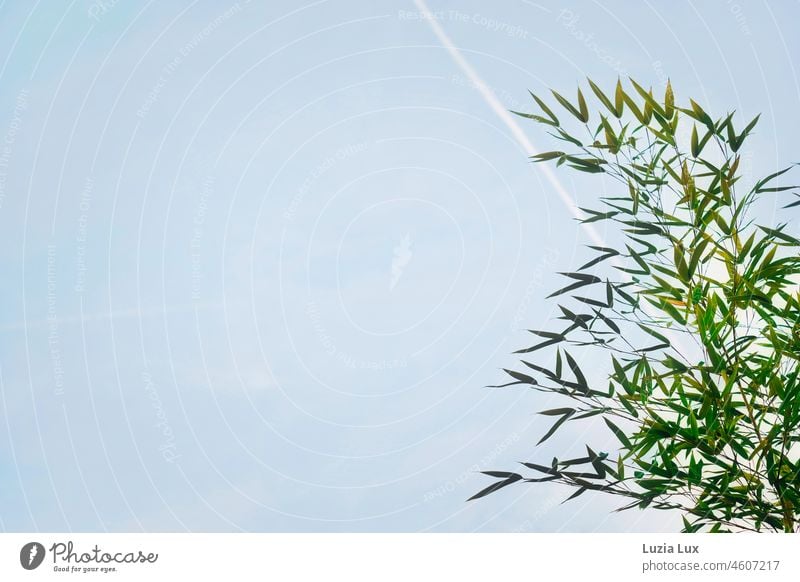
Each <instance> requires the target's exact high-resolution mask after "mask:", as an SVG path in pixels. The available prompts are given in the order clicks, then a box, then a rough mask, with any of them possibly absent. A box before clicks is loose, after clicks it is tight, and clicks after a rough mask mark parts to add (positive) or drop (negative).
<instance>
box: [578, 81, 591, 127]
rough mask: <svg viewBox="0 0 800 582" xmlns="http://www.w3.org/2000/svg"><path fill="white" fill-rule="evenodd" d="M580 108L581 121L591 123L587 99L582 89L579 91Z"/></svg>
mask: <svg viewBox="0 0 800 582" xmlns="http://www.w3.org/2000/svg"><path fill="white" fill-rule="evenodd" d="M578 108H579V109H580V112H581V121H583V122H584V123H587V122H588V121H589V108H588V107H587V106H586V99H584V97H583V93H581V90H580V88H579V89H578Z"/></svg>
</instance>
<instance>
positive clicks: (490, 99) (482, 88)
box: [414, 0, 605, 246]
mask: <svg viewBox="0 0 800 582" xmlns="http://www.w3.org/2000/svg"><path fill="white" fill-rule="evenodd" d="M414 4H416V6H417V8H418V9H419V11H420V12H421V13H422V14H423V15H424V16H425V18H424V20H425V21H426V22H427V23H428V24H429V25H430V26H431V29H433V33H434V34H435V35H436V38H438V39H439V41H440V42H441V43H442V46H443V47H444V48H445V49H447V52H448V53H449V54H450V56H451V57H452V58H453V60H454V61H455V63H456V64H457V65H458V68H459V69H461V70H462V71H463V72H464V74H465V75H466V76H467V78H469V80H470V81H472V83H473V85H474V86H475V88H477V89H478V92H479V93H480V95H481V97H483V100H484V101H486V103H487V105H489V107H491V108H492V111H494V112H495V113H496V114H497V116H498V117H499V118H500V120H501V121H502V122H503V123H504V124H505V125H506V127H508V129H509V130H510V131H511V134H512V135H513V136H514V139H515V140H516V141H517V143H519V144H520V145H521V146H522V148H523V149H524V150H525V152H526V153H527V154H528V155H529V156H533V155H535V154H537V153H539V152H538V150H537V149H536V148H535V147H534V146H533V144H532V143H531V142H530V140H529V139H528V136H527V135H525V132H524V131H522V128H520V126H519V125H518V124H517V122H516V121H515V120H514V117H513V116H512V115H511V113H509V111H508V110H507V109H506V108H505V107H503V104H502V103H500V100H499V99H497V97H496V96H495V94H494V92H493V91H492V90H491V89H490V88H489V86H488V85H486V83H484V81H483V79H482V78H481V77H480V75H478V73H477V71H476V70H475V69H474V68H473V67H472V65H470V64H469V61H467V59H465V58H464V55H462V54H461V52H460V51H459V50H458V49H457V48H456V46H455V45H454V44H453V41H452V40H450V37H449V36H447V33H446V32H445V31H444V29H443V28H442V27H441V25H440V24H439V22H438V21H437V20H436V19H435V18H434V17H433V14H432V13H431V11H430V10H429V9H428V5H427V4H426V3H425V1H424V0H414ZM537 167H538V169H539V170H540V171H541V172H542V173H543V174H544V177H545V178H546V179H547V181H548V182H550V185H551V186H552V187H553V188H554V189H555V191H556V193H557V194H558V196H559V198H561V201H562V202H563V203H564V205H565V206H566V207H567V209H568V210H569V211H570V213H572V215H573V216H574V217H575V218H578V219H581V218H583V216H582V215H581V213H580V211H579V209H578V207H577V206H576V204H575V200H574V199H573V198H572V196H570V194H569V192H567V191H566V189H565V188H564V186H562V185H561V182H559V180H558V178H557V177H556V175H555V173H554V172H553V171H552V170H551V169H550V168H549V167H548V166H542V165H540V166H537ZM582 226H583V228H585V229H586V232H587V233H588V234H589V237H590V238H591V239H592V242H594V243H595V244H596V245H597V246H605V242H604V240H603V237H601V236H600V233H598V232H597V230H596V229H595V228H594V227H593V226H592V225H591V224H582Z"/></svg>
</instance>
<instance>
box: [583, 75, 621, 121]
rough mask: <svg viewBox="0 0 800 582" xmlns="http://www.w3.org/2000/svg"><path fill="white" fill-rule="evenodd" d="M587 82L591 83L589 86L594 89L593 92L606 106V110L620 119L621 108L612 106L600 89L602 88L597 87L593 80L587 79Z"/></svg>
mask: <svg viewBox="0 0 800 582" xmlns="http://www.w3.org/2000/svg"><path fill="white" fill-rule="evenodd" d="M587 81H589V86H590V87H591V88H592V91H594V94H595V95H597V98H598V99H599V100H600V102H601V103H602V104H603V105H604V106H605V108H606V109H608V110H609V111H610V112H611V113H613V114H614V115H615V116H616V117H620V116H621V115H620V114H619V113H618V111H619V107H617V106H615V105H614V104H612V103H611V101H610V100H609V98H608V97H606V95H605V93H603V91H602V90H601V89H600V87H598V86H597V85H595V84H594V82H593V81H592V80H591V79H589V78H587Z"/></svg>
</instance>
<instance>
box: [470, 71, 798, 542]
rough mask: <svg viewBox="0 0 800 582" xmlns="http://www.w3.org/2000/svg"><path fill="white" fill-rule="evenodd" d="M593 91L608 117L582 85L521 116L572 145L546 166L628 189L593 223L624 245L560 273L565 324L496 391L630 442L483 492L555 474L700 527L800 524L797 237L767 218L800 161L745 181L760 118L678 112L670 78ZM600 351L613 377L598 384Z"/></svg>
mask: <svg viewBox="0 0 800 582" xmlns="http://www.w3.org/2000/svg"><path fill="white" fill-rule="evenodd" d="M588 88H589V89H590V90H591V93H588V91H587V95H590V96H591V94H593V95H594V97H596V99H597V103H596V104H597V110H599V111H598V112H594V110H593V112H592V114H590V109H589V104H588V103H587V99H586V97H585V95H584V93H583V92H582V91H581V90H580V89H579V90H578V93H577V100H576V101H575V102H571V101H570V100H568V99H567V98H565V97H564V96H562V95H561V94H559V93H557V92H555V91H553V92H552V96H553V98H554V99H555V102H552V103H551V104H550V105H548V103H547V102H545V100H544V99H542V98H540V97H539V96H537V95H534V94H533V93H531V96H532V97H533V100H534V102H535V103H536V105H538V108H539V111H538V112H537V113H521V112H514V113H516V114H517V115H520V116H522V117H524V118H526V119H529V120H532V121H533V122H535V123H537V124H540V125H542V126H544V127H545V128H546V129H547V130H548V131H549V133H550V134H551V135H552V136H553V137H554V138H556V140H558V143H560V144H561V145H560V146H559V148H560V149H559V150H557V151H549V152H544V153H540V154H537V155H534V156H532V159H533V161H534V162H540V163H554V164H555V165H556V166H566V167H568V168H571V169H572V170H575V171H579V172H585V173H589V174H598V175H601V177H602V178H604V179H606V180H612V182H611V184H616V185H617V186H615V187H614V188H615V189H616V190H617V191H618V192H617V193H616V195H610V196H607V197H601V198H599V199H597V203H596V204H595V205H594V207H593V208H592V207H585V208H581V210H582V211H583V213H584V216H585V218H583V219H582V222H583V223H599V222H602V221H606V222H610V223H612V224H613V226H614V227H616V230H615V231H614V232H616V233H617V234H618V237H617V238H618V239H619V240H621V241H622V242H621V243H620V244H618V245H610V246H591V247H589V248H590V249H591V252H592V253H593V257H592V258H591V260H589V261H588V262H587V263H586V264H584V265H582V266H580V267H579V268H577V269H576V270H575V271H573V272H565V273H561V275H563V276H564V277H565V286H564V287H562V288H561V289H558V290H557V291H555V292H554V293H553V294H552V295H550V297H555V298H557V300H558V303H559V304H558V308H559V312H560V317H559V318H557V321H561V322H563V323H562V324H559V325H558V326H554V328H553V329H549V330H530V332H531V334H533V335H534V336H536V337H537V338H538V340H537V341H536V342H535V344H534V345H532V346H530V347H526V348H524V349H521V350H519V351H518V352H516V353H518V354H523V355H522V356H521V357H522V358H523V359H522V360H521V361H520V366H519V369H518V370H505V372H506V373H507V374H508V376H509V377H510V378H509V380H510V381H509V383H507V384H502V385H500V386H495V388H503V387H507V386H524V387H528V388H532V389H534V390H538V391H541V392H545V393H548V394H551V395H554V396H555V397H556V398H558V399H562V400H563V401H564V405H563V406H560V407H557V408H551V409H548V410H542V411H541V412H540V414H542V415H543V416H544V417H546V418H548V419H553V420H554V422H552V424H551V425H550V426H549V428H548V430H546V431H545V433H544V436H542V438H541V440H540V441H539V442H540V443H541V442H544V441H546V440H547V439H549V438H550V437H551V436H552V435H553V434H554V433H555V432H556V431H557V430H558V429H559V428H561V427H562V426H564V425H565V424H566V423H574V422H579V421H583V420H585V419H590V418H592V417H595V418H594V420H593V421H591V422H595V423H596V422H600V426H604V427H606V428H607V429H608V430H609V431H610V433H612V434H609V438H610V439H613V440H614V442H615V443H618V447H617V446H615V447H613V448H614V449H615V450H611V451H608V452H602V451H601V448H602V447H597V446H595V447H594V448H592V447H590V446H586V453H585V455H583V456H581V457H579V458H554V459H552V461H549V462H544V461H542V462H525V463H522V466H524V470H521V471H519V470H518V471H519V472H506V471H485V472H484V473H485V474H486V475H487V476H489V477H492V478H494V479H495V481H494V482H493V483H492V484H491V485H489V486H488V487H486V488H485V489H483V490H482V491H480V492H479V493H477V494H476V495H474V496H473V497H472V498H471V499H477V498H480V497H484V496H486V495H488V494H491V493H493V492H496V491H498V490H500V489H502V488H505V487H507V486H509V485H513V484H517V483H542V482H557V483H561V484H564V485H567V486H569V487H571V488H573V489H574V492H573V493H572V495H571V496H570V497H569V498H568V499H573V498H575V497H577V496H579V495H581V494H583V493H585V492H587V491H593V492H598V493H602V494H608V495H616V496H619V497H620V498H621V501H622V505H621V506H620V508H619V509H618V511H622V510H628V509H633V508H646V507H651V508H656V509H663V510H675V511H680V512H681V514H682V516H683V526H684V527H683V531H686V532H696V531H712V532H722V531H741V530H752V531H785V532H793V531H800V444H798V441H800V379H799V378H798V373H800V366H798V360H799V359H800V292H799V291H798V283H799V282H800V240H798V239H797V238H796V237H795V236H794V235H793V234H791V232H792V230H791V229H790V228H789V226H788V225H787V223H778V224H762V222H764V220H759V218H761V217H763V215H764V214H765V213H763V212H761V213H759V212H758V208H759V204H760V203H761V202H764V201H766V202H767V203H768V204H769V205H773V206H770V208H774V204H775V197H777V196H792V195H793V196H795V197H797V198H800V195H799V194H797V192H793V190H794V189H795V187H794V186H790V185H785V184H784V183H783V180H784V178H785V176H784V174H786V173H787V172H788V171H789V170H791V169H792V166H789V167H787V168H785V169H782V170H780V171H778V172H775V173H772V174H770V175H768V176H766V177H764V178H762V179H760V180H757V181H753V183H749V184H748V183H745V182H746V180H745V179H744V178H743V172H742V169H741V168H742V164H741V161H742V152H743V151H744V149H743V148H744V147H745V142H746V141H747V139H748V137H749V136H750V135H751V133H752V132H753V130H754V128H755V127H756V124H757V122H758V117H756V118H755V119H753V120H752V121H749V122H748V123H746V124H743V125H740V127H738V128H737V127H736V125H737V123H736V121H735V119H734V114H733V113H730V114H727V115H725V116H723V117H721V118H719V119H715V118H714V117H712V115H710V114H709V113H708V112H707V111H706V110H705V109H704V108H703V107H701V106H700V105H699V104H698V103H696V102H695V101H693V100H691V99H690V100H689V102H688V104H685V106H680V105H679V104H678V102H677V101H676V98H675V96H674V94H673V90H672V86H671V84H669V83H668V84H667V86H666V91H665V92H664V94H663V96H660V95H659V96H656V95H655V94H654V93H653V91H652V89H645V88H643V87H642V86H641V85H639V84H638V83H636V82H635V81H633V80H631V81H630V86H627V88H626V87H623V84H622V83H621V82H620V81H618V82H617V84H616V88H615V90H614V91H611V92H608V93H605V92H603V90H602V89H601V88H600V87H598V86H597V85H596V84H595V83H593V82H592V81H591V80H589V87H588ZM562 110H563V113H562ZM556 111H558V112H559V114H560V115H561V116H562V117H563V118H565V119H562V118H559V117H558V116H557V115H556ZM679 129H680V130H681V131H679ZM765 198H768V199H767V200H765ZM785 202H788V204H785ZM780 204H785V206H783V208H786V209H789V208H791V207H796V206H798V205H800V199H797V200H795V199H789V200H788V201H784V202H781V203H780ZM782 212H786V213H787V214H789V213H790V212H792V211H791V210H785V211H782ZM586 350H588V351H589V352H591V353H589V352H582V351H586ZM584 358H585V359H584ZM587 359H591V361H592V362H593V368H594V367H596V364H595V363H596V362H600V363H601V364H603V363H605V364H607V369H606V374H604V375H601V376H600V377H599V378H597V379H595V378H594V377H593V378H592V379H591V380H589V379H587V377H586V374H584V371H582V369H581V367H580V365H579V361H586V360H587ZM602 442H603V443H606V442H608V439H605V440H603V441H602ZM610 448H612V447H610ZM596 450H597V451H598V452H596Z"/></svg>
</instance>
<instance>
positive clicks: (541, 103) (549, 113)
mask: <svg viewBox="0 0 800 582" xmlns="http://www.w3.org/2000/svg"><path fill="white" fill-rule="evenodd" d="M528 93H530V94H531V97H533V100H534V101H536V104H537V105H538V106H539V107H540V108H541V110H542V111H543V112H544V113H545V115H547V116H548V117H549V118H550V120H551V122H552V123H553V125H556V126H558V124H559V122H558V117H556V115H555V113H553V111H552V110H551V109H550V108H549V107H548V106H547V104H546V103H545V102H544V101H542V100H541V99H539V97H537V96H536V95H535V94H534V93H532V92H531V91H528Z"/></svg>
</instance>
